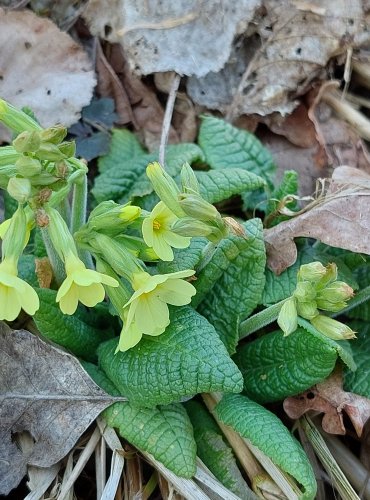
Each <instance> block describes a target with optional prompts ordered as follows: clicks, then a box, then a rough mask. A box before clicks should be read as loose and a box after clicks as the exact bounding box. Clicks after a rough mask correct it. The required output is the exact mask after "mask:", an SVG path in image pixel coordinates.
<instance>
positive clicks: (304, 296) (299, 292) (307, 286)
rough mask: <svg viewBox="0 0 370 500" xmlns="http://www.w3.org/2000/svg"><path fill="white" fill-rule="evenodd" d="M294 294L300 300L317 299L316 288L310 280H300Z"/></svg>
mask: <svg viewBox="0 0 370 500" xmlns="http://www.w3.org/2000/svg"><path fill="white" fill-rule="evenodd" d="M293 295H294V297H295V298H296V299H297V300H298V301H299V302H309V301H312V300H315V298H316V290H315V288H314V286H313V285H312V283H311V282H310V281H298V283H297V286H296V289H295V290H294V293H293Z"/></svg>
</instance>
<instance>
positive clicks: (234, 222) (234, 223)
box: [222, 217, 248, 239]
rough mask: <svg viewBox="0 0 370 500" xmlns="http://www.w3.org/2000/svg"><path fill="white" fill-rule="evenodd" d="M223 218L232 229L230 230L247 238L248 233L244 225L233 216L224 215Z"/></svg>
mask: <svg viewBox="0 0 370 500" xmlns="http://www.w3.org/2000/svg"><path fill="white" fill-rule="evenodd" d="M222 220H223V221H224V222H225V224H226V226H227V227H228V228H229V229H230V231H231V232H232V233H233V234H235V235H236V236H240V237H241V238H244V239H247V238H248V235H247V233H246V232H245V229H244V227H243V226H242V225H241V224H239V222H238V221H237V220H235V219H233V218H232V217H223V218H222Z"/></svg>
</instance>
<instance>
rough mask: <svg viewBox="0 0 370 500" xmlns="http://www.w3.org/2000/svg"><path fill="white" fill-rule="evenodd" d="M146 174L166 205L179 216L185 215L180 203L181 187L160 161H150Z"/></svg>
mask: <svg viewBox="0 0 370 500" xmlns="http://www.w3.org/2000/svg"><path fill="white" fill-rule="evenodd" d="M146 175H147V176H148V177H149V180H150V182H151V183H152V186H153V189H154V191H155V192H156V193H157V195H158V196H159V198H160V199H161V200H162V201H163V203H164V204H165V205H167V207H168V208H169V209H170V210H171V211H172V212H173V213H174V214H175V215H177V217H184V216H185V215H186V214H185V212H184V211H183V210H182V208H181V207H180V204H179V195H180V189H179V188H178V186H177V184H176V182H175V181H174V180H173V179H172V177H171V176H169V175H168V174H167V172H165V171H164V170H163V168H162V167H161V165H160V164H159V163H158V162H156V161H155V162H152V163H149V165H148V166H147V167H146Z"/></svg>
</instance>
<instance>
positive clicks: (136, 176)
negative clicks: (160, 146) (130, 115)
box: [92, 144, 203, 202]
mask: <svg viewBox="0 0 370 500" xmlns="http://www.w3.org/2000/svg"><path fill="white" fill-rule="evenodd" d="M119 149H120V148H119V147H117V146H116V147H115V148H114V149H112V152H113V155H114V156H112V158H111V157H110V155H108V156H107V157H105V162H104V169H103V171H102V173H101V174H100V175H98V176H97V177H96V179H95V185H94V188H93V189H92V193H93V195H94V196H95V198H96V199H97V201H99V202H100V201H104V200H109V199H113V200H115V201H118V202H125V201H128V200H129V199H132V198H134V197H141V196H144V195H147V194H150V193H152V192H153V188H152V185H151V183H150V182H149V179H148V178H147V176H146V173H145V170H146V167H147V165H148V163H150V162H152V161H156V160H158V153H147V154H141V155H136V156H134V157H133V158H132V159H120V158H119V153H118V154H117V153H116V151H118V150H119ZM202 159H203V153H202V151H201V149H200V148H199V147H198V146H197V145H196V144H176V145H172V146H168V147H167V149H166V164H167V165H168V167H169V169H175V170H176V169H180V167H181V166H182V165H183V164H184V163H185V162H188V163H192V162H193V161H196V160H202ZM107 165H109V167H108V168H107ZM169 173H170V174H171V172H170V170H169Z"/></svg>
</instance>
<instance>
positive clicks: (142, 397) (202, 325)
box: [98, 307, 243, 406]
mask: <svg viewBox="0 0 370 500" xmlns="http://www.w3.org/2000/svg"><path fill="white" fill-rule="evenodd" d="M116 347H117V340H116V339H114V340H112V341H109V342H106V343H104V344H103V345H101V346H100V348H99V352H98V355H99V364H100V366H101V367H102V368H103V370H104V371H105V373H106V374H107V375H108V377H109V378H110V379H111V380H112V381H114V383H115V385H116V386H117V388H118V389H119V390H120V392H121V394H123V395H125V396H126V397H127V398H128V399H129V400H130V402H131V403H132V404H136V405H138V406H154V405H157V404H167V403H172V402H174V401H180V400H181V399H182V398H184V397H188V396H193V395H194V394H197V393H199V392H212V391H222V392H240V391H241V390H242V386H243V381H242V376H241V374H240V372H239V370H238V369H237V367H236V366H235V364H234V363H233V362H232V361H231V359H230V358H229V356H228V354H227V352H226V349H225V347H224V345H223V344H222V342H221V341H220V339H219V337H218V335H217V333H216V332H215V330H214V328H213V327H212V325H210V324H209V323H208V322H207V320H206V319H205V318H203V317H202V316H201V315H200V314H198V313H197V312H196V311H194V310H193V309H192V308H191V307H182V308H176V309H175V308H173V309H172V311H171V324H170V325H169V326H168V327H167V329H166V331H165V332H164V333H163V334H162V335H159V336H158V337H150V336H145V338H143V340H142V341H141V342H140V343H139V344H138V345H137V346H135V347H133V348H132V349H130V350H128V351H126V352H118V353H117V354H114V352H115V349H116Z"/></svg>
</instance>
